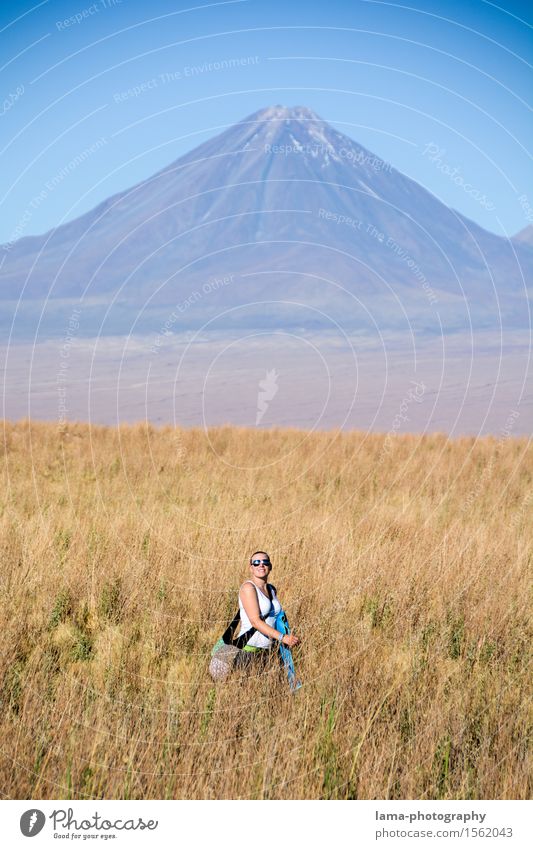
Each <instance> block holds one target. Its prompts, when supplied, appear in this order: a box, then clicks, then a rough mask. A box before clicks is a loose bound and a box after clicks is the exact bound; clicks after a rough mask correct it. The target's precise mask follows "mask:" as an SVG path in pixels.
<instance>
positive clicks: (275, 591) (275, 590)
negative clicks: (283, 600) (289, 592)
mask: <svg viewBox="0 0 533 849" xmlns="http://www.w3.org/2000/svg"><path fill="white" fill-rule="evenodd" d="M268 586H269V587H270V589H271V591H272V592H273V593H274V595H277V594H278V591H277V589H276V587H275V586H274V584H269V585H268Z"/></svg>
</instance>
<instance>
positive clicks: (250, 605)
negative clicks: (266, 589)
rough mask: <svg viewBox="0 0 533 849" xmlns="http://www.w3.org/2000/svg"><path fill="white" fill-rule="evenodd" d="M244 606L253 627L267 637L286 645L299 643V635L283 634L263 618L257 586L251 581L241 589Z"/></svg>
mask: <svg viewBox="0 0 533 849" xmlns="http://www.w3.org/2000/svg"><path fill="white" fill-rule="evenodd" d="M240 595H241V601H242V606H243V607H244V609H245V611H246V615H247V616H248V619H249V620H250V622H251V624H252V625H253V627H254V628H255V629H256V630H257V631H260V633H261V634H264V635H265V637H270V638H271V639H272V640H280V641H281V642H282V643H283V645H285V646H295V645H297V643H299V642H300V641H299V639H298V637H295V636H294V634H282V633H281V631H277V630H276V628H271V627H270V625H267V624H266V622H264V620H263V619H261V611H260V609H259V602H258V601H257V593H256V591H255V587H253V586H252V584H250V583H246V584H243V585H242V587H241V591H240Z"/></svg>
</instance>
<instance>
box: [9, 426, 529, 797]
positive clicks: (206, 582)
mask: <svg viewBox="0 0 533 849" xmlns="http://www.w3.org/2000/svg"><path fill="white" fill-rule="evenodd" d="M2 450H3V453H4V463H3V465H2V475H3V481H2V503H1V537H0V538H1V546H2V568H1V572H0V576H1V577H0V580H1V585H0V586H1V611H0V616H1V620H0V626H1V627H0V640H1V649H0V655H1V669H0V706H1V711H0V723H1V727H0V740H1V765H0V776H1V777H0V787H1V793H2V796H3V797H4V798H55V799H57V798H67V799H85V798H98V799H104V798H120V799H124V798H127V799H157V798H177V799H183V798H188V799H197V798H207V799H214V798H247V799H248V798H252V799H303V798H311V799H354V798H365V799H368V798H383V799H395V798H418V799H458V798H465V799H487V798H497V799H506V798H517V799H524V798H527V797H528V796H530V795H531V789H532V788H531V783H530V776H531V772H530V769H529V767H530V763H531V762H530V761H528V742H529V740H530V729H531V725H530V720H531V687H530V681H531V679H530V672H531V667H530V649H531V629H530V624H531V620H530V613H529V611H530V609H531V595H530V587H531V584H530V581H531V564H532V559H533V521H532V519H533V497H532V486H533V453H532V450H531V447H530V446H529V445H528V441H527V439H525V438H520V439H511V438H508V439H504V438H500V439H497V438H483V439H481V440H478V441H476V440H474V439H473V438H462V439H458V440H448V439H447V437H446V436H444V435H439V434H437V435H433V436H431V435H428V436H423V437H421V436H415V435H411V436H394V437H392V438H391V437H389V438H387V437H385V436H384V435H376V434H374V435H369V434H364V433H360V432H350V433H339V432H322V433H306V432H303V431H298V430H253V429H244V428H235V427H218V428H212V429H210V430H209V431H208V432H207V433H206V432H204V431H203V430H202V429H200V428H198V429H191V430H178V429H174V428H171V427H166V428H161V429H155V428H152V427H150V426H147V425H135V426H121V427H120V428H119V429H113V428H106V427H92V426H90V425H87V424H71V425H67V426H63V427H62V428H60V427H58V425H56V424H44V423H37V422H33V423H31V425H30V423H29V422H28V421H23V422H18V423H9V422H5V423H4V425H3V440H2ZM263 547H264V548H266V550H267V551H268V552H269V553H270V555H271V558H272V561H273V564H274V569H273V571H272V576H271V580H272V582H273V583H274V584H275V585H276V586H277V589H278V595H279V597H280V600H281V601H282V603H283V604H284V607H285V609H286V611H287V613H288V616H289V620H290V622H291V624H292V625H293V629H294V631H295V632H296V633H297V634H298V635H299V636H300V637H301V640H302V642H301V645H300V646H299V647H298V649H297V650H296V651H295V652H294V657H295V665H296V668H297V673H298V676H299V677H300V678H301V679H302V681H303V684H304V685H303V687H302V688H301V690H300V691H299V692H297V693H296V694H294V695H290V693H289V690H288V686H287V683H286V681H285V680H283V679H280V677H279V676H278V674H277V671H276V670H275V669H274V670H272V671H267V673H266V674H263V675H262V676H259V675H257V674H251V675H250V674H248V675H247V674H245V673H243V672H240V673H236V674H235V675H234V677H233V678H232V679H230V680H229V681H227V682H224V683H222V684H217V685H216V686H215V685H214V684H213V683H212V681H211V680H210V678H209V676H208V673H207V665H208V661H209V655H210V650H211V647H212V645H213V644H214V643H215V641H216V639H217V638H218V636H219V635H220V634H221V633H222V631H223V630H224V627H225V625H226V623H227V621H228V620H229V619H230V618H231V616H232V615H233V613H234V611H235V609H236V606H237V590H238V587H239V585H240V583H241V581H242V580H244V579H245V578H246V577H248V573H247V560H248V556H249V554H251V552H252V551H254V550H256V549H259V548H263Z"/></svg>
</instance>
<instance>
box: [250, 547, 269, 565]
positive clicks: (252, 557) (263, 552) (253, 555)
mask: <svg viewBox="0 0 533 849" xmlns="http://www.w3.org/2000/svg"><path fill="white" fill-rule="evenodd" d="M256 554H266V556H267V557H268V559H269V560H270V554H268V552H266V551H264V550H263V549H262V548H261V549H260V550H259V551H254V553H253V554H252V555H251V557H250V563H251V562H252V560H253V559H254V557H255V555H256Z"/></svg>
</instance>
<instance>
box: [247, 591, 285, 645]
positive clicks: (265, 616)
mask: <svg viewBox="0 0 533 849" xmlns="http://www.w3.org/2000/svg"><path fill="white" fill-rule="evenodd" d="M244 583H245V584H252V586H254V587H255V590H256V593H257V601H258V602H259V609H260V611H261V619H262V620H263V621H264V622H265V623H266V624H267V625H270V626H271V628H274V627H275V622H276V616H277V615H278V613H279V612H280V610H281V604H280V603H279V601H278V597H277V595H276V591H275V590H274V587H273V586H272V584H269V587H270V591H271V593H272V602H271V601H270V600H269V599H268V598H267V597H266V595H265V594H264V593H262V592H261V590H260V589H259V588H258V587H256V586H255V584H254V582H253V581H245V582H244ZM239 613H240V616H241V628H240V631H239V634H238V636H239V637H240V636H241V634H244V633H245V632H246V631H248V630H249V629H250V628H251V627H252V623H251V622H250V620H249V619H248V614H247V613H246V610H245V609H244V607H243V603H242V601H241V594H240V592H239ZM271 643H272V640H271V638H270V637H267V636H266V635H265V634H262V633H261V631H256V632H255V634H254V635H253V637H251V639H250V640H248V642H247V644H246V645H248V646H255V647H256V648H260V649H268V648H269V646H270V644H271Z"/></svg>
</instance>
